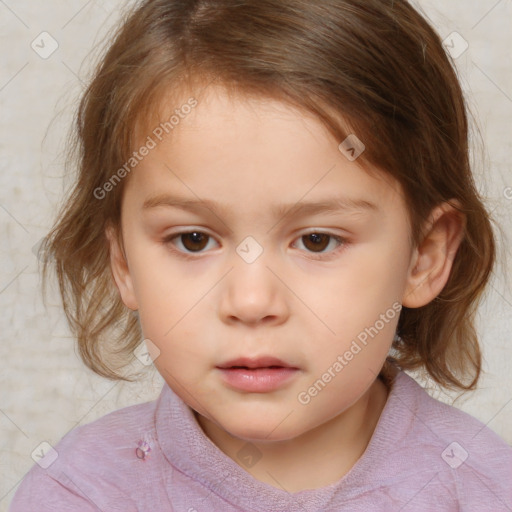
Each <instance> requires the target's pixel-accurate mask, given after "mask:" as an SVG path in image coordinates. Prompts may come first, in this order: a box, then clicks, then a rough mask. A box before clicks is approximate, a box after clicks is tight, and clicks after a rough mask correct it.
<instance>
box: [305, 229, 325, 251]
mask: <svg viewBox="0 0 512 512" xmlns="http://www.w3.org/2000/svg"><path fill="white" fill-rule="evenodd" d="M331 238H332V236H330V235H327V234H325V233H310V234H309V235H304V236H303V237H302V239H303V241H304V246H305V247H306V248H307V249H308V250H311V251H313V252H322V251H324V250H325V249H326V247H327V246H328V245H329V240H330V239H331Z"/></svg>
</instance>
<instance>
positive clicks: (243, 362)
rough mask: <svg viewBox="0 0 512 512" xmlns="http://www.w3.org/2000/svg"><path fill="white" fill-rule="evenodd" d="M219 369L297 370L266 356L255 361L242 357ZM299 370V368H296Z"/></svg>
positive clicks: (222, 365)
mask: <svg viewBox="0 0 512 512" xmlns="http://www.w3.org/2000/svg"><path fill="white" fill-rule="evenodd" d="M217 368H219V369H221V370H228V369H246V370H257V369H261V368H272V369H276V368H295V367H294V366H292V365H289V364H287V363H285V362H284V361H281V359H277V358H276V357H270V356H264V357H258V358H255V359H252V358H248V357H240V358H238V359H233V360H231V361H228V362H227V363H223V364H221V365H219V366H217ZM295 369H298V368H295Z"/></svg>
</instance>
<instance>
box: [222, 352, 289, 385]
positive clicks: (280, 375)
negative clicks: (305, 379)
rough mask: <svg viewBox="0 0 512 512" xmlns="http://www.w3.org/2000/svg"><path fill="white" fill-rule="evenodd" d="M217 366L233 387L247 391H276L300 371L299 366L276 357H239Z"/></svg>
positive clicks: (224, 379)
mask: <svg viewBox="0 0 512 512" xmlns="http://www.w3.org/2000/svg"><path fill="white" fill-rule="evenodd" d="M216 368H217V369H218V370H219V371H220V373H221V376H222V379H223V381H224V383H226V384H227V385H228V386H229V387H230V388H231V389H234V390H236V391H242V392H247V393H269V392H272V391H276V390H278V389H280V388H282V387H284V386H285V385H286V384H287V383H288V382H289V381H290V380H292V379H293V377H295V376H296V375H297V374H298V373H299V368H297V367H295V366H291V365H289V364H288V363H285V362H284V361H282V360H280V359H277V358H275V357H259V358H256V359H251V358H238V359H234V360H231V361H228V362H226V363H224V364H221V365H219V366H217V367H216Z"/></svg>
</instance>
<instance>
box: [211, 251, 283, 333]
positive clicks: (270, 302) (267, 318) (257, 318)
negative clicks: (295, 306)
mask: <svg viewBox="0 0 512 512" xmlns="http://www.w3.org/2000/svg"><path fill="white" fill-rule="evenodd" d="M235 258H238V261H237V260H236V259H235V261H234V263H233V269H232V270H231V272H229V273H228V274H227V276H226V278H225V279H224V280H223V281H222V283H221V287H222V289H221V298H220V302H219V315H220V317H221V319H222V321H223V322H225V323H230V324H233V323H243V324H248V325H257V324H261V323H265V324H275V325H279V324H281V323H283V322H285V321H286V319H287V318H288V316H289V306H288V302H287V301H288V293H289V292H288V289H287V287H286V286H285V284H284V283H283V281H284V280H281V279H280V278H279V272H277V271H276V270H274V269H273V268H272V266H270V265H269V263H270V262H269V261H268V260H267V258H265V257H264V256H263V255H262V256H260V257H259V258H258V259H257V260H256V261H254V262H252V263H247V262H245V261H244V260H243V259H241V258H239V257H238V256H235Z"/></svg>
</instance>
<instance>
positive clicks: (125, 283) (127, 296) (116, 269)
mask: <svg viewBox="0 0 512 512" xmlns="http://www.w3.org/2000/svg"><path fill="white" fill-rule="evenodd" d="M105 236H106V237H107V240H108V243H109V249H110V268H111V270H112V276H113V278H114V282H115V283H116V286H117V289H118V290H119V294H120V295H121V300H122V301H123V303H124V305H125V306H126V307H127V308H129V309H131V310H133V311H136V310H137V309H139V306H138V305H137V300H136V298H135V292H134V288H133V282H132V278H131V275H130V269H129V268H128V263H127V261H126V256H125V254H124V250H123V248H122V240H121V236H120V234H118V233H117V232H116V230H115V229H114V227H113V226H108V227H107V228H106V229H105Z"/></svg>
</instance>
